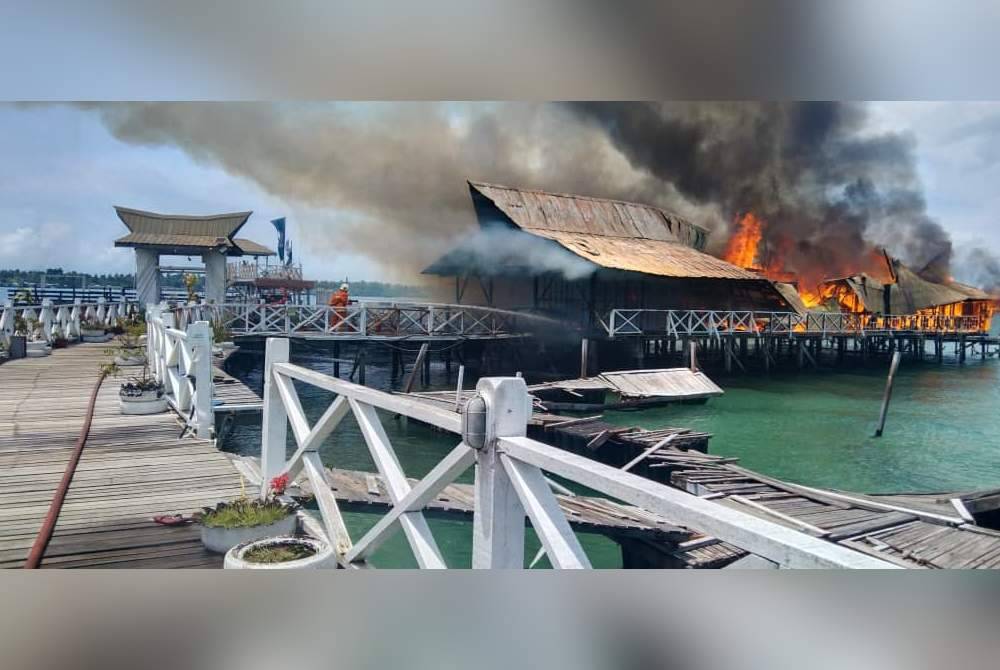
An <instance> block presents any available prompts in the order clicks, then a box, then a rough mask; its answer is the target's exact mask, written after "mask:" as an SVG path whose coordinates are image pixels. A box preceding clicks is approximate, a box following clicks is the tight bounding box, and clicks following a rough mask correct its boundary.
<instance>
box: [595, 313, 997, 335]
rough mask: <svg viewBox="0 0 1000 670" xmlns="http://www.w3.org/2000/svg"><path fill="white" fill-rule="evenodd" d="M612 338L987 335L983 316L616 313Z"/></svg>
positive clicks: (608, 327) (610, 328)
mask: <svg viewBox="0 0 1000 670" xmlns="http://www.w3.org/2000/svg"><path fill="white" fill-rule="evenodd" d="M601 323H602V324H606V325H605V329H606V330H607V332H608V335H610V336H611V337H615V336H618V335H647V336H656V335H662V336H666V337H694V336H721V335H735V334H737V333H744V334H746V333H749V334H752V335H795V334H810V335H817V334H818V335H824V336H826V335H859V336H863V335H865V334H878V333H892V332H917V333H927V334H962V333H965V334H975V333H981V332H983V328H984V325H983V320H982V319H981V318H980V317H978V316H942V315H929V314H906V315H895V316H881V315H877V314H852V313H844V312H806V313H805V314H799V313H797V312H758V311H726V310H672V309H613V310H611V312H610V314H609V315H608V318H607V319H606V320H603V319H602V320H601Z"/></svg>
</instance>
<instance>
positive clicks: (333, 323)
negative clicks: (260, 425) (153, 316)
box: [173, 301, 553, 342]
mask: <svg viewBox="0 0 1000 670" xmlns="http://www.w3.org/2000/svg"><path fill="white" fill-rule="evenodd" d="M173 312H174V314H175V318H176V323H177V324H178V326H179V327H185V326H186V325H187V324H189V323H193V322H194V321H198V320H206V321H212V322H218V323H221V324H222V325H223V326H224V327H225V328H226V329H227V330H228V331H229V332H231V333H232V334H233V335H234V336H237V337H254V336H257V337H292V338H303V339H320V340H413V341H418V342H420V341H430V340H445V341H448V340H460V339H469V340H498V339H507V338H516V337H522V336H524V335H527V334H529V333H530V332H531V330H532V328H537V327H538V326H539V324H547V325H550V326H551V325H552V323H553V322H552V321H551V320H550V319H546V318H544V317H538V316H532V315H530V314H524V313H520V312H511V311H507V310H500V309H491V308H488V307H470V306H468V305H446V304H438V303H416V302H368V301H365V302H359V303H356V304H353V305H350V306H347V307H329V306H327V305H266V304H259V303H232V304H224V305H211V304H198V305H185V306H181V307H177V308H176V309H174V310H173Z"/></svg>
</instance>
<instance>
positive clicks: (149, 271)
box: [135, 249, 160, 305]
mask: <svg viewBox="0 0 1000 670" xmlns="http://www.w3.org/2000/svg"><path fill="white" fill-rule="evenodd" d="M159 266H160V254H158V253H157V252H155V251H153V250H152V249H136V250H135V299H136V301H138V303H139V304H140V305H149V304H151V303H157V302H160V268H159Z"/></svg>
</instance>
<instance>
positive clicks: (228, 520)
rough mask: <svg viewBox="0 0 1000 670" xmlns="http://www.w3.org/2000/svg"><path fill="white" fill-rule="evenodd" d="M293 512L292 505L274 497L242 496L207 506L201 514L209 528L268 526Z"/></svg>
mask: <svg viewBox="0 0 1000 670" xmlns="http://www.w3.org/2000/svg"><path fill="white" fill-rule="evenodd" d="M293 512H294V509H293V508H292V507H291V506H289V505H285V504H284V503H281V502H279V501H277V500H274V499H268V500H260V499H258V498H248V497H241V498H237V499H236V500H234V501H232V502H228V503H227V502H223V503H219V504H218V505H216V506H215V507H206V508H205V509H204V510H203V511H202V514H201V523H202V524H203V525H205V526H208V527H209V528H248V527H251V526H266V525H268V524H272V523H275V522H276V521H281V520H282V519H284V518H285V517H286V516H288V515H289V514H292V513H293Z"/></svg>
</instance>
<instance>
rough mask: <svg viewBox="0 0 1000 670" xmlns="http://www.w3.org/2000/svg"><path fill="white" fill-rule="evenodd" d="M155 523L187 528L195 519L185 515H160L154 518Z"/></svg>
mask: <svg viewBox="0 0 1000 670" xmlns="http://www.w3.org/2000/svg"><path fill="white" fill-rule="evenodd" d="M153 521H155V522H156V523H158V524H160V525H161V526H186V525H188V524H189V523H191V522H192V521H194V518H192V517H185V516H184V515H183V514H158V515H157V516H154V517H153Z"/></svg>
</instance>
